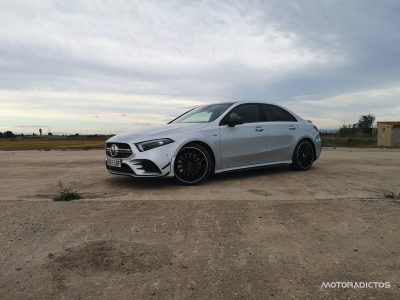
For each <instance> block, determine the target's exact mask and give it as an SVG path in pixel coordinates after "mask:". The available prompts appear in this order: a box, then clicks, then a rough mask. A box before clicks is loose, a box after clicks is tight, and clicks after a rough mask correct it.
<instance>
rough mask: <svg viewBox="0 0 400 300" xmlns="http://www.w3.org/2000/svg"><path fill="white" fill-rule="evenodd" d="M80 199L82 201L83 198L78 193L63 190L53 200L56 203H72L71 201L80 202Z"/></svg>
mask: <svg viewBox="0 0 400 300" xmlns="http://www.w3.org/2000/svg"><path fill="white" fill-rule="evenodd" d="M78 199H82V196H81V195H80V194H79V193H78V192H77V191H70V190H63V191H61V192H60V193H59V194H58V195H57V197H55V198H54V199H53V200H54V201H71V200H78Z"/></svg>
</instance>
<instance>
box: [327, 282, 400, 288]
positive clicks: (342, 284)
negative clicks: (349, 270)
mask: <svg viewBox="0 0 400 300" xmlns="http://www.w3.org/2000/svg"><path fill="white" fill-rule="evenodd" d="M394 287H395V286H394V285H392V284H391V283H390V282H382V281H360V282H353V281H332V282H323V283H322V284H321V289H390V288H394Z"/></svg>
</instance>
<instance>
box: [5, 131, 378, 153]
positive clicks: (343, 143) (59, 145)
mask: <svg viewBox="0 0 400 300" xmlns="http://www.w3.org/2000/svg"><path fill="white" fill-rule="evenodd" d="M108 138H109V136H80V137H75V136H71V137H50V138H49V137H35V138H17V139H0V151H1V150H6V151H11V150H14V151H17V150H68V149H75V150H78V149H81V150H90V149H103V148H104V143H105V141H106V140H107V139H108ZM321 138H322V143H323V145H324V146H325V147H375V146H376V138H372V137H341V136H339V135H333V134H322V135H321Z"/></svg>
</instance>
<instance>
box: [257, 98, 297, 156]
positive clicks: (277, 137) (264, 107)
mask: <svg viewBox="0 0 400 300" xmlns="http://www.w3.org/2000/svg"><path fill="white" fill-rule="evenodd" d="M260 107H261V112H262V117H263V120H264V121H265V124H266V130H265V131H266V132H267V148H266V158H267V161H268V162H279V161H288V160H291V159H292V155H293V151H294V148H295V146H296V141H297V134H298V131H299V130H300V128H298V127H299V124H298V122H297V119H296V118H295V117H294V116H293V115H292V114H291V113H289V112H288V111H286V110H285V109H283V108H281V107H279V106H276V105H271V104H260Z"/></svg>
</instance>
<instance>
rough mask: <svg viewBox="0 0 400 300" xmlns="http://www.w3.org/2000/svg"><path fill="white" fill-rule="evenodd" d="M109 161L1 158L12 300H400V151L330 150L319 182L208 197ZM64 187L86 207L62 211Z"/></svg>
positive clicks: (224, 184)
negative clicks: (334, 285)
mask: <svg viewBox="0 0 400 300" xmlns="http://www.w3.org/2000/svg"><path fill="white" fill-rule="evenodd" d="M103 160H104V155H103V152H102V151H20V152H0V165H1V169H0V171H1V172H0V190H1V193H0V249H1V251H0V298H1V299H38V298H41V299H44V298H45V299H70V298H74V299H80V298H82V299H86V298H89V297H92V298H102V299H109V298H120V299H141V298H145V299H153V298H154V299H160V298H162V299H192V298H204V299H206V298H207V299H210V298H213V299H238V298H240V299H265V298H276V299H282V298H286V299H287V298H304V299H316V298H326V299H338V298H345V297H350V298H352V299H355V298H360V299H361V298H365V297H370V298H371V299H398V298H399V297H400V259H399V257H400V250H399V245H400V234H399V228H400V218H399V216H400V201H399V200H393V199H388V198H386V197H385V196H384V194H385V193H388V192H394V193H400V151H399V150H384V149H324V152H323V154H322V157H321V159H320V160H319V161H317V163H316V164H315V166H314V167H313V169H312V170H310V171H308V172H300V173H298V172H293V171H291V170H290V169H289V168H287V167H279V168H270V169H264V170H257V171H250V172H238V173H231V174H225V175H219V176H215V177H214V178H212V179H210V180H209V181H207V182H206V183H205V184H203V185H201V186H195V187H182V186H177V185H175V183H174V181H173V180H166V179H164V180H137V179H133V178H129V177H118V176H112V175H109V174H108V173H106V171H105V170H104V165H103ZM60 180H61V181H62V184H63V185H64V186H65V187H69V188H73V189H75V190H77V191H79V192H80V193H82V195H83V197H84V199H82V200H75V201H71V202H54V201H52V200H51V199H52V198H53V197H54V196H55V195H56V194H57V191H58V190H59V184H58V183H59V181H60ZM150 200H151V201H150ZM191 200H192V201H191ZM324 281H329V282H331V281H353V282H359V281H363V282H365V281H382V282H390V283H391V285H392V288H390V289H358V290H356V289H326V288H325V289H324V288H321V284H322V282H324Z"/></svg>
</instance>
